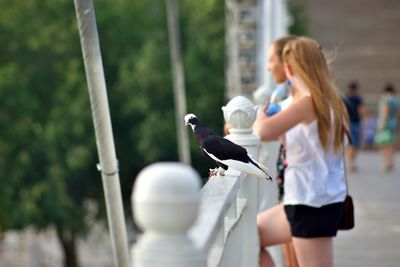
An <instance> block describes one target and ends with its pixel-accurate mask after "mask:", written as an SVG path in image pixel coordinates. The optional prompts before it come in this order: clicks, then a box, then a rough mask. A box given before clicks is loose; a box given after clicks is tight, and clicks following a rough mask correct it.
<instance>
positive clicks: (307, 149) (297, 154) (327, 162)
mask: <svg viewBox="0 0 400 267" xmlns="http://www.w3.org/2000/svg"><path fill="white" fill-rule="evenodd" d="M285 139H286V159H287V164H288V165H287V168H286V172H285V180H284V188H285V195H284V198H283V204H284V205H297V204H303V205H308V206H312V207H321V206H324V205H327V204H331V203H335V202H341V201H344V199H345V196H346V183H345V177H344V162H343V153H339V154H335V153H334V152H333V149H330V150H329V151H325V150H324V149H323V148H322V145H321V143H320V141H319V135H318V121H317V120H314V121H313V122H311V123H310V124H307V125H306V124H301V123H300V124H298V125H296V126H294V127H293V128H291V129H290V130H289V131H287V132H286V134H285Z"/></svg>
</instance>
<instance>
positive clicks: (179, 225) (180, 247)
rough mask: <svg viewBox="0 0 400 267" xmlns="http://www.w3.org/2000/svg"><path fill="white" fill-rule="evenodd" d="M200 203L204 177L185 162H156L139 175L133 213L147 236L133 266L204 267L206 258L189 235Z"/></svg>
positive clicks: (137, 246)
mask: <svg viewBox="0 0 400 267" xmlns="http://www.w3.org/2000/svg"><path fill="white" fill-rule="evenodd" d="M199 202H200V177H199V175H198V174H197V173H196V172H195V171H194V170H193V169H192V168H191V167H189V166H188V165H185V164H183V163H171V162H170V163H155V164H152V165H150V166H148V167H146V168H145V169H143V170H142V171H141V172H140V173H139V175H138V177H137V178H136V182H135V186H134V191H133V194H132V208H133V214H134V217H135V219H136V222H137V224H138V226H139V227H140V228H141V229H142V230H143V235H142V236H141V237H140V238H139V240H138V242H137V243H136V244H135V245H134V246H133V248H132V267H161V266H162V267H203V266H206V257H205V255H203V253H202V252H200V250H199V249H198V248H197V247H195V245H194V244H193V242H192V240H191V239H190V238H189V237H188V234H187V232H188V229H189V228H190V227H191V226H192V225H193V223H194V222H195V220H196V218H197V215H198V210H199Z"/></svg>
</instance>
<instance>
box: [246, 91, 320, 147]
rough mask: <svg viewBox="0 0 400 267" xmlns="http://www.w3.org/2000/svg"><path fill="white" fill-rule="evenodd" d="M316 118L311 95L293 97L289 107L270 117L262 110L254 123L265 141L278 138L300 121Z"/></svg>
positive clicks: (310, 120) (256, 132) (254, 127)
mask: <svg viewBox="0 0 400 267" xmlns="http://www.w3.org/2000/svg"><path fill="white" fill-rule="evenodd" d="M315 118H316V116H315V111H314V107H313V104H312V99H311V97H310V96H301V97H300V98H299V99H296V100H295V99H293V102H292V103H291V104H290V105H289V106H288V108H287V109H285V110H283V111H281V112H279V113H277V114H275V115H274V116H271V117H268V116H267V115H265V113H264V112H261V113H260V114H259V116H258V117H257V119H256V121H255V122H254V125H253V131H254V133H255V134H256V135H258V136H259V137H260V138H261V140H263V141H270V140H275V139H277V138H278V137H279V136H280V135H282V134H284V133H285V132H286V131H288V130H289V129H290V128H292V127H293V126H295V125H296V124H299V123H310V122H312V121H313V120H314V119H315Z"/></svg>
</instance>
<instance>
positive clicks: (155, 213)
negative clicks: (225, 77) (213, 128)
mask: <svg viewBox="0 0 400 267" xmlns="http://www.w3.org/2000/svg"><path fill="white" fill-rule="evenodd" d="M222 110H223V112H224V117H225V120H226V122H227V123H228V124H229V125H230V134H229V135H227V136H226V138H228V139H230V140H231V141H233V142H235V143H237V144H239V145H241V146H243V147H245V148H246V149H247V151H248V153H249V154H250V155H251V156H252V157H254V158H257V156H258V148H259V145H260V140H259V138H258V137H257V136H255V135H254V134H253V133H252V130H251V126H252V124H253V123H254V121H255V119H256V115H257V107H256V106H255V105H254V104H253V103H252V102H251V101H250V100H248V99H246V98H245V97H242V96H237V97H235V98H233V99H232V100H231V101H230V102H229V103H228V104H227V105H226V106H225V107H223V108H222ZM259 180H260V178H257V177H254V176H251V175H247V174H245V173H241V172H239V171H235V170H232V169H228V171H226V172H225V175H224V176H220V175H218V176H214V177H211V179H210V180H209V181H208V182H207V183H206V184H205V185H204V187H203V188H202V189H201V190H200V189H199V188H200V178H199V176H198V174H197V173H196V172H195V171H194V170H193V169H192V168H191V167H189V166H187V165H185V164H182V163H156V164H153V165H150V166H149V167H147V168H145V169H144V170H143V171H142V172H141V173H140V174H139V175H138V177H137V179H136V183H135V186H134V192H133V195H132V204H133V211H134V217H135V219H136V222H137V224H138V225H139V227H140V228H141V229H142V230H143V234H142V236H141V237H140V238H139V239H138V242H137V243H136V244H135V245H134V246H133V247H132V252H131V253H132V254H131V255H132V266H134V267H155V266H162V267H169V266H171V267H172V266H174V267H189V266H190V267H197V266H209V267H213V266H218V267H228V266H229V267H232V266H235V267H245V266H246V267H256V266H258V256H259V255H258V254H259V241H258V232H257V225H256V218H257V213H258V184H259ZM271 186H273V185H272V184H271Z"/></svg>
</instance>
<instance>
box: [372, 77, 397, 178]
mask: <svg viewBox="0 0 400 267" xmlns="http://www.w3.org/2000/svg"><path fill="white" fill-rule="evenodd" d="M399 106H400V102H399V99H398V98H397V97H396V90H395V88H394V86H393V85H392V84H387V85H386V86H385V87H384V89H383V92H382V96H381V98H380V100H379V103H378V131H377V134H376V136H375V144H376V145H377V146H378V147H379V148H380V151H381V153H382V156H383V170H384V171H386V172H388V171H391V170H392V169H393V168H394V157H393V150H394V149H393V144H394V140H395V134H396V126H397V121H398V117H399Z"/></svg>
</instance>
